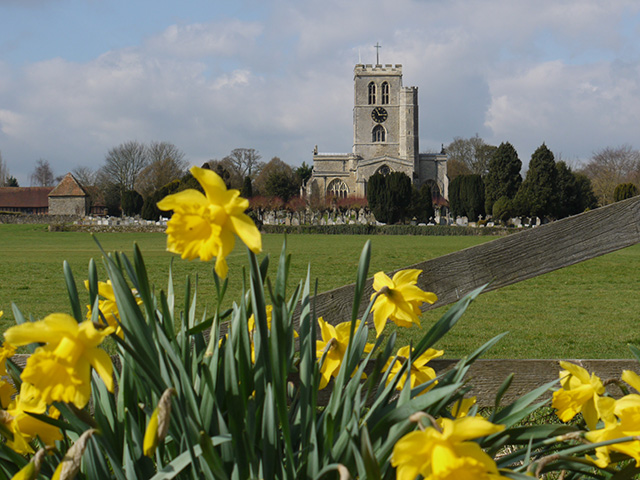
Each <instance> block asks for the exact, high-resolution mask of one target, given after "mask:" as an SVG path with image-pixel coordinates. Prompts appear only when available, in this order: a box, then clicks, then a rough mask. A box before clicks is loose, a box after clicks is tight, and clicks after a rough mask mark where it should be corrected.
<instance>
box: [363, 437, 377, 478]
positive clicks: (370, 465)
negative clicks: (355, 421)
mask: <svg viewBox="0 0 640 480" xmlns="http://www.w3.org/2000/svg"><path fill="white" fill-rule="evenodd" d="M360 454H361V455H362V460H363V461H364V466H365V470H366V472H367V479H371V480H376V479H380V466H379V465H378V460H377V459H376V456H375V453H374V451H373V445H371V439H370V438H369V431H368V430H367V426H366V425H363V426H362V428H361V429H360Z"/></svg>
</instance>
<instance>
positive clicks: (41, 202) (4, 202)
mask: <svg viewBox="0 0 640 480" xmlns="http://www.w3.org/2000/svg"><path fill="white" fill-rule="evenodd" d="M51 190H53V187H0V210H2V209H3V208H48V207H49V199H48V198H47V197H48V196H49V193H50V192H51Z"/></svg>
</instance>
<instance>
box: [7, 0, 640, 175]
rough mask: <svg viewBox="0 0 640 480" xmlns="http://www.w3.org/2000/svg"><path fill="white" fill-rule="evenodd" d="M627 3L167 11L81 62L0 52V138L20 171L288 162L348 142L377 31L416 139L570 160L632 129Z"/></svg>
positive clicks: (428, 145) (632, 42)
mask: <svg viewBox="0 0 640 480" xmlns="http://www.w3.org/2000/svg"><path fill="white" fill-rule="evenodd" d="M639 8H640V6H636V2H632V1H630V0H629V1H627V0H620V1H611V2H607V4H606V5H605V4H601V2H599V1H595V0H568V1H563V2H557V1H555V0H541V1H539V2H513V1H511V0H490V1H487V2H472V1H468V0H452V1H450V2H439V1H417V0H416V1H414V0H399V1H398V2H394V3H393V4H391V3H389V2H383V1H381V0H373V1H370V0H367V1H365V0H355V1H353V2H344V1H339V0H327V1H325V2H322V3H319V2H315V1H300V2H289V1H283V0H280V1H276V2H272V3H271V4H270V6H269V7H268V8H266V10H267V11H266V13H263V14H262V15H259V16H258V15H254V16H253V17H252V18H251V19H241V18H237V19H233V18H229V19H226V20H223V19H220V18H214V19H207V18H204V19H203V20H202V21H199V22H198V23H186V22H185V23H174V24H173V25H170V26H168V27H165V28H164V30H162V31H159V32H158V33H157V34H156V35H154V36H151V37H148V38H147V39H146V40H143V41H141V42H140V44H139V45H130V46H129V47H127V48H122V49H113V50H111V51H108V52H104V53H103V54H102V55H100V56H98V57H96V58H94V59H92V60H90V61H87V62H84V63H80V62H71V61H68V60H66V59H65V57H64V55H61V56H60V58H53V59H49V60H47V61H43V62H38V63H33V64H26V65H24V66H23V67H15V66H8V65H7V64H6V63H4V64H3V63H0V105H2V108H3V110H1V111H0V149H2V153H3V158H4V159H5V160H6V161H7V162H8V163H9V168H10V171H11V173H12V174H15V175H17V174H19V173H20V174H21V175H23V176H24V178H26V177H27V176H28V173H29V170H30V169H31V168H32V165H31V163H33V162H35V160H37V159H38V158H47V159H49V160H50V161H51V164H52V166H53V168H54V170H55V171H56V173H63V172H64V171H66V170H70V169H72V168H74V167H75V166H77V165H80V164H82V165H90V166H93V167H98V166H100V165H101V163H102V161H103V159H104V155H105V153H106V152H107V151H108V149H109V148H112V147H113V146H116V145H118V144H119V143H122V142H124V141H127V140H132V139H137V140H139V141H151V140H166V141H170V142H173V143H175V144H176V145H177V146H178V147H180V148H182V149H184V150H185V152H186V153H187V156H188V157H189V158H190V159H191V160H192V162H193V163H196V164H197V163H201V162H202V161H204V160H207V159H208V158H212V157H218V158H219V157H222V156H224V155H225V154H227V153H228V152H229V151H230V150H231V149H233V148H236V147H253V148H257V149H258V150H260V152H261V153H262V154H263V156H264V157H265V159H267V160H268V159H269V158H270V157H271V156H274V155H278V156H280V157H281V158H282V159H283V160H285V161H287V162H290V163H292V164H299V163H301V162H302V161H303V160H304V161H307V162H310V160H311V151H312V149H313V146H314V145H315V144H318V147H319V149H320V150H321V151H342V152H348V151H350V150H351V146H352V140H353V138H352V131H353V130H352V125H351V122H352V102H353V90H352V89H353V83H352V82H353V76H352V71H353V65H354V64H355V63H356V62H357V61H358V54H359V53H360V55H361V57H362V61H363V62H365V63H372V62H373V61H374V60H375V50H374V49H373V44H375V43H376V41H380V42H381V44H382V50H381V51H380V54H381V61H382V62H383V63H394V64H396V63H401V64H403V68H404V74H405V77H404V84H405V85H407V86H409V85H414V86H417V87H419V105H420V126H421V139H420V145H421V148H422V149H423V150H425V149H429V150H433V149H437V148H439V147H440V144H441V143H444V144H447V143H449V142H450V141H451V140H452V139H453V137H455V136H465V137H468V136H472V135H474V134H475V133H479V134H480V135H481V136H482V137H484V138H485V139H486V140H487V141H489V142H492V143H499V142H501V141H510V142H511V143H513V144H514V146H515V147H516V148H517V149H518V152H519V154H520V157H521V159H522V160H523V161H524V162H525V163H526V161H527V160H528V157H529V156H530V154H531V153H532V152H533V151H534V150H535V148H536V147H537V146H539V145H540V144H541V143H542V142H543V141H545V142H547V145H548V146H549V147H550V148H551V149H552V150H554V152H562V153H563V155H565V156H569V157H574V156H580V157H582V158H584V157H585V156H588V155H589V153H590V152H591V151H593V150H595V149H597V148H599V147H603V146H606V145H616V144H622V143H631V144H633V142H634V141H636V142H637V140H636V137H637V134H636V131H635V130H637V128H634V126H636V125H637V124H638V121H639V120H640V118H639V116H640V95H639V93H640V83H639V81H638V79H639V78H640V75H639V74H640V68H639V66H638V65H639V62H640V52H639V51H638V47H637V45H639V44H640V43H639V42H638V38H637V37H638V35H640V32H639V31H638V29H637V28H635V29H634V28H630V27H629V25H628V24H629V23H630V24H631V25H633V19H634V18H636V16H637V13H638V9H639ZM172 21H173V22H175V20H172ZM622 22H626V24H627V25H626V27H625V28H622V27H621V23H622ZM0 40H1V38H0ZM0 43H1V42H0ZM636 147H640V145H636Z"/></svg>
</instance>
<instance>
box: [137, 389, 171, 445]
mask: <svg viewBox="0 0 640 480" xmlns="http://www.w3.org/2000/svg"><path fill="white" fill-rule="evenodd" d="M175 393H176V391H175V390H174V389H173V388H167V389H166V390H165V391H164V393H163V394H162V396H161V397H160V400H159V401H158V406H157V407H156V409H155V410H154V411H153V413H152V414H151V418H150V419H149V425H147V430H146V431H145V432H144V442H143V446H142V449H143V452H144V454H145V455H146V456H147V457H153V455H154V454H155V452H156V448H157V447H158V444H159V443H160V442H162V441H163V440H164V437H166V436H167V432H168V431H169V421H170V419H171V396H172V395H174V394H175Z"/></svg>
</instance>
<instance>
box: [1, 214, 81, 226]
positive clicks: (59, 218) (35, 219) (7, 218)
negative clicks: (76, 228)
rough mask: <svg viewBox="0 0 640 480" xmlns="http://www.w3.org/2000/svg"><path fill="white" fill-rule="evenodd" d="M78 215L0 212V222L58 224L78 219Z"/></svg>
mask: <svg viewBox="0 0 640 480" xmlns="http://www.w3.org/2000/svg"><path fill="white" fill-rule="evenodd" d="M80 218H81V217H80V216H79V215H32V214H28V213H17V214H9V213H5V214H0V224H2V223H15V224H21V225H22V224H32V223H35V224H59V223H72V222H75V221H77V220H78V219H80Z"/></svg>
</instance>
